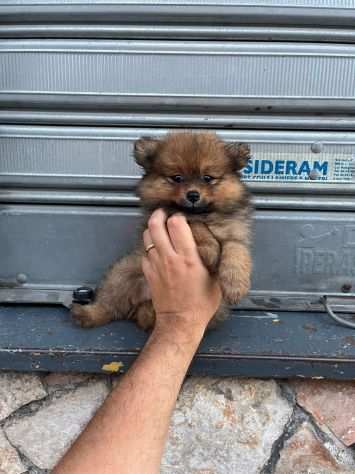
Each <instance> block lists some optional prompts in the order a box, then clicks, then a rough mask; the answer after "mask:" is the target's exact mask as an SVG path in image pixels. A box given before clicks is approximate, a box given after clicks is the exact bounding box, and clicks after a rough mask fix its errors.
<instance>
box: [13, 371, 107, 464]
mask: <svg viewBox="0 0 355 474" xmlns="http://www.w3.org/2000/svg"><path fill="white" fill-rule="evenodd" d="M108 392H109V390H108V387H107V384H106V383H105V382H104V381H103V380H101V381H91V382H89V383H88V384H87V385H81V386H78V387H77V388H75V389H74V390H73V391H71V392H57V393H54V394H53V399H52V400H51V401H50V403H47V404H44V405H43V406H42V407H41V408H40V409H39V410H38V411H37V412H36V413H34V414H31V415H28V416H22V417H21V418H18V419H16V418H15V419H14V420H11V422H10V423H9V424H8V425H7V426H6V427H5V432H6V435H7V437H8V439H9V440H10V442H11V443H12V444H13V445H14V446H16V447H17V448H18V449H19V450H20V451H21V452H22V453H23V454H24V455H25V456H26V457H27V458H28V459H29V460H30V461H31V462H32V463H33V464H35V465H36V466H38V467H39V468H41V469H51V468H53V467H54V465H55V464H56V463H57V461H58V460H59V459H60V457H61V456H62V455H63V454H64V452H65V451H66V450H67V449H68V448H69V446H70V445H71V444H72V442H73V441H74V440H75V438H77V436H78V435H79V433H80V432H81V431H82V430H83V429H84V427H85V426H86V424H87V423H88V421H89V420H90V418H91V417H92V416H93V414H94V413H95V411H96V410H97V408H98V407H99V406H100V405H101V404H102V402H103V401H104V399H105V398H106V396H107V394H108Z"/></svg>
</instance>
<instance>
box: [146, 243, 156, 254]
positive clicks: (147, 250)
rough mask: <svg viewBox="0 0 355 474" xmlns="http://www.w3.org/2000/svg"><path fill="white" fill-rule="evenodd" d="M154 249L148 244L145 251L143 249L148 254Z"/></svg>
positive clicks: (152, 245)
mask: <svg viewBox="0 0 355 474" xmlns="http://www.w3.org/2000/svg"><path fill="white" fill-rule="evenodd" d="M154 247H155V245H154V244H149V245H148V246H147V247H146V249H145V251H146V253H148V252H149V250H152V249H153V248H154Z"/></svg>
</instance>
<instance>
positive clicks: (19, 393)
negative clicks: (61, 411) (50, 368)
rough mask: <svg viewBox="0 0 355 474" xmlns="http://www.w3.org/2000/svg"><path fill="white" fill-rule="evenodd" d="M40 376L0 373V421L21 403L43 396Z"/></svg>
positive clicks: (20, 405) (45, 393)
mask: <svg viewBox="0 0 355 474" xmlns="http://www.w3.org/2000/svg"><path fill="white" fill-rule="evenodd" d="M46 395H47V392H46V391H45V389H44V387H43V385H42V382H41V380H40V378H39V377H38V376H37V375H32V374H18V373H14V372H5V373H1V374H0V421H1V420H4V419H5V418H7V417H8V416H9V415H11V413H13V412H14V411H16V410H18V409H19V408H21V407H22V406H23V405H26V404H27V403H30V402H32V401H34V400H40V399H41V398H43V397H45V396H46Z"/></svg>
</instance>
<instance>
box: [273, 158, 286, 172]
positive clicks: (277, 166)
mask: <svg viewBox="0 0 355 474" xmlns="http://www.w3.org/2000/svg"><path fill="white" fill-rule="evenodd" d="M284 166H285V162H284V161H281V160H276V161H275V173H276V174H283V173H284V171H285V170H284Z"/></svg>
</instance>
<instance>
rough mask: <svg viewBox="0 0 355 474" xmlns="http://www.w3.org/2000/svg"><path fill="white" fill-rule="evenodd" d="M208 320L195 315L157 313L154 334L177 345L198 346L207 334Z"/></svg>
mask: <svg viewBox="0 0 355 474" xmlns="http://www.w3.org/2000/svg"><path fill="white" fill-rule="evenodd" d="M206 320H207V318H202V317H201V316H197V315H194V314H193V313H157V315H156V323H155V327H154V330H153V333H155V334H157V335H158V336H159V337H168V338H169V339H171V340H173V341H174V342H175V343H180V344H183V345H188V344H191V345H193V346H195V345H198V344H199V343H200V342H201V340H202V338H203V335H204V333H205V330H206V327H207V324H208V322H205V321H206Z"/></svg>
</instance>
